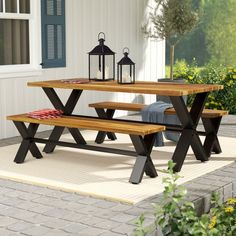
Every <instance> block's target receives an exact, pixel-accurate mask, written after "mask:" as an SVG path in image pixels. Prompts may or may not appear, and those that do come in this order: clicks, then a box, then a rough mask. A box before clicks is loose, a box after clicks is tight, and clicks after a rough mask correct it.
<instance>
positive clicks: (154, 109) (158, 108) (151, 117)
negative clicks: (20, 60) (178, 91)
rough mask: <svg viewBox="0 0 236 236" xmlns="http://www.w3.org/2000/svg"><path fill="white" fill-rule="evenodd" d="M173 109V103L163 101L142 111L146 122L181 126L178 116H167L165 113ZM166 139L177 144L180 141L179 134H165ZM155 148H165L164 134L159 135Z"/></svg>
mask: <svg viewBox="0 0 236 236" xmlns="http://www.w3.org/2000/svg"><path fill="white" fill-rule="evenodd" d="M170 107H173V105H172V104H171V103H166V102H162V101H158V102H154V103H152V104H151V105H149V106H145V107H144V108H143V109H142V111H141V115H142V120H143V121H145V122H154V123H167V124H179V119H178V118H177V116H176V115H165V114H164V112H165V110H166V109H167V108H170ZM165 137H166V138H167V139H169V140H172V141H175V142H177V141H178V139H179V133H176V132H175V133H173V132H170V131H168V132H165ZM154 146H155V147H158V146H164V142H163V136H162V133H161V132H159V133H157V137H156V140H155V143H154Z"/></svg>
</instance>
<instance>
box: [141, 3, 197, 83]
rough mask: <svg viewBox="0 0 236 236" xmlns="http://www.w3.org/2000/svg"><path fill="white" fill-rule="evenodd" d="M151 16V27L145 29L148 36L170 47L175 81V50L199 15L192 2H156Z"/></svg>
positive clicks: (171, 67)
mask: <svg viewBox="0 0 236 236" xmlns="http://www.w3.org/2000/svg"><path fill="white" fill-rule="evenodd" d="M155 3H156V4H155V7H154V9H153V12H151V14H150V20H151V25H150V24H148V23H147V25H146V26H145V27H144V32H145V33H146V35H148V36H149V37H152V38H159V39H165V40H166V42H167V43H168V44H169V45H170V78H171V79H173V64H174V49H175V45H176V44H177V43H178V42H179V40H180V39H181V38H182V37H183V35H185V34H186V33H188V32H189V31H191V30H192V28H193V27H194V26H195V24H196V22H197V20H198V14H197V12H196V11H194V9H193V7H192V0H155Z"/></svg>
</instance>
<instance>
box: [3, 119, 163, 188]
mask: <svg viewBox="0 0 236 236" xmlns="http://www.w3.org/2000/svg"><path fill="white" fill-rule="evenodd" d="M7 119H8V120H11V121H13V122H14V124H15V126H16V128H17V129H18V131H19V133H20V135H21V136H22V142H21V145H20V147H19V149H18V151H17V154H16V156H15V159H14V161H15V162H16V163H23V162H24V160H25V157H26V155H27V153H28V151H30V152H31V154H32V155H33V156H34V157H35V158H37V159H39V158H42V154H41V152H40V151H39V149H38V147H37V145H36V143H54V144H56V145H61V146H67V147H73V148H81V149H87V150H92V151H101V152H110V153H116V154H121V155H130V156H135V157H136V161H135V164H134V167H133V170H132V173H131V176H130V180H129V181H130V182H131V183H135V184H138V183H140V182H141V180H142V177H143V174H144V172H145V173H146V175H148V176H150V177H156V176H157V172H156V170H155V167H154V165H153V163H152V159H151V156H150V154H151V152H152V148H153V143H154V140H155V134H156V133H157V132H161V131H164V130H165V126H161V125H155V124H137V123H135V122H129V121H122V120H120V121H115V120H107V119H101V118H96V117H94V118H92V117H87V116H62V117H59V118H54V119H43V120H39V119H33V118H30V117H28V116H27V114H20V115H13V116H8V117H7ZM25 123H29V125H28V127H27V126H26V125H25ZM39 125H49V126H54V127H65V128H68V129H69V130H70V132H71V131H73V132H77V134H79V135H80V137H81V139H80V141H78V140H75V141H76V143H68V142H63V141H57V140H53V137H51V136H50V138H49V139H40V138H36V137H35V134H36V132H37V129H38V127H39ZM79 129H89V130H96V131H103V132H116V133H122V134H128V135H129V136H130V138H131V141H132V143H133V145H134V149H135V151H129V150H121V149H114V148H108V147H101V146H95V145H88V144H87V143H86V141H85V140H84V139H83V136H82V134H81V133H80V131H79ZM73 132H71V134H73Z"/></svg>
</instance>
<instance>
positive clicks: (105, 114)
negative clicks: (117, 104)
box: [95, 108, 117, 144]
mask: <svg viewBox="0 0 236 236" xmlns="http://www.w3.org/2000/svg"><path fill="white" fill-rule="evenodd" d="M95 110H96V112H97V114H98V117H99V118H105V119H112V117H113V115H114V113H115V110H114V109H107V110H106V111H105V110H104V109H103V108H95ZM106 135H107V136H108V138H109V139H111V140H116V139H117V138H116V135H115V134H114V133H113V132H104V131H98V134H97V137H96V139H95V142H96V143H98V144H101V143H103V142H104V140H105V137H106Z"/></svg>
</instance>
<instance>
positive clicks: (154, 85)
mask: <svg viewBox="0 0 236 236" xmlns="http://www.w3.org/2000/svg"><path fill="white" fill-rule="evenodd" d="M80 79H81V78H80ZM28 86H30V87H45V88H60V89H78V90H96V91H108V92H125V93H139V94H159V95H165V96H183V95H189V94H196V93H203V92H210V91H216V90H221V89H223V86H222V85H216V84H176V83H161V82H144V81H142V82H141V81H138V82H136V83H135V84H117V82H116V81H107V82H95V81H91V82H89V83H84V84H74V83H65V82H62V81H61V80H49V81H38V82H29V83H28Z"/></svg>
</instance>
